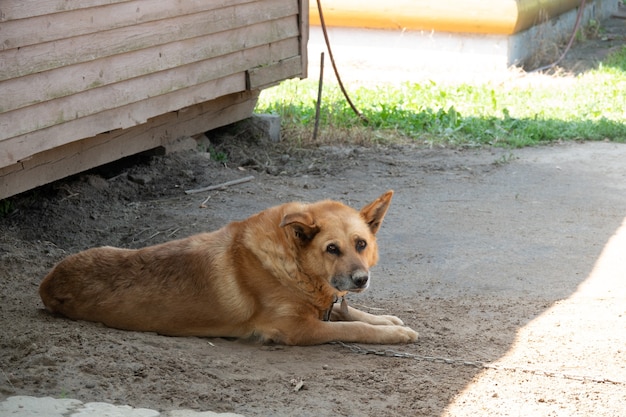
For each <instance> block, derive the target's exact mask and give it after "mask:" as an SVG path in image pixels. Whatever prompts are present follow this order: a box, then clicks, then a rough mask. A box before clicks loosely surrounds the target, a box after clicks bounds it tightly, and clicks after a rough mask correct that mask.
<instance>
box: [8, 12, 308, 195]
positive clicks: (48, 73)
mask: <svg viewBox="0 0 626 417" xmlns="http://www.w3.org/2000/svg"><path fill="white" fill-rule="evenodd" d="M308 10H309V5H308V1H307V0H185V1H180V0H39V1H36V2H25V1H23V0H2V1H1V2H0V199H3V198H6V197H8V196H11V195H14V194H17V193H20V192H22V191H25V190H28V189H31V188H34V187H36V186H39V185H42V184H45V183H48V182H51V181H54V180H57V179H59V178H63V177H65V176H68V175H71V174H74V173H77V172H81V171H84V170H86V169H89V168H92V167H95V166H98V165H102V164H104V163H107V162H111V161H114V160H117V159H120V158H122V157H125V156H128V155H132V154H135V153H138V152H141V151H144V150H148V149H152V148H155V147H159V146H166V147H167V146H169V145H170V144H172V143H174V142H175V141H176V140H177V139H178V138H180V137H184V136H192V135H196V134H198V133H201V132H204V131H207V130H210V129H213V128H216V127H219V126H223V125H226V124H229V123H232V122H235V121H238V120H242V119H244V118H247V117H249V116H250V115H251V113H252V110H253V109H254V106H255V104H256V100H257V97H258V94H259V92H260V90H261V89H262V88H264V87H266V86H270V85H272V84H275V83H277V82H279V81H282V80H284V79H287V78H292V77H305V76H306V68H307V56H306V47H307V39H308Z"/></svg>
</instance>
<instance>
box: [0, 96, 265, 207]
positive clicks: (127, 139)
mask: <svg viewBox="0 0 626 417" xmlns="http://www.w3.org/2000/svg"><path fill="white" fill-rule="evenodd" d="M257 97H258V91H247V92H243V93H235V94H231V95H227V96H224V97H220V98H218V99H216V100H211V101H209V102H204V103H200V104H197V105H194V106H191V107H189V108H185V109H183V110H181V111H177V112H170V113H167V114H164V115H161V116H159V117H156V118H154V119H151V120H150V121H148V122H147V123H145V124H142V125H140V126H136V127H133V128H130V129H126V130H122V131H115V132H111V133H106V134H101V135H97V136H94V137H92V138H88V139H84V140H81V141H78V142H73V143H70V144H67V145H64V146H61V147H57V148H55V149H52V150H49V151H46V152H42V153H39V154H37V155H35V156H33V157H32V158H30V159H29V160H28V161H25V162H24V163H20V164H16V165H13V166H11V167H7V168H0V199H4V198H7V197H9V196H11V195H15V194H18V193H20V192H23V191H26V190H29V189H31V188H34V187H37V186H39V185H43V184H46V183H49V182H52V181H55V180H57V179H61V178H64V177H66V176H68V175H72V174H75V173H78V172H81V171H84V170H87V169H90V168H93V167H96V166H99V165H102V164H105V163H107V162H111V161H115V160H117V159H119V158H122V157H124V156H129V155H133V154H135V153H138V152H141V151H144V150H148V149H153V148H155V147H158V146H166V145H167V144H168V143H171V142H172V141H174V140H176V139H178V138H179V137H182V136H193V135H196V134H198V133H202V132H206V131H207V130H211V129H214V128H216V127H220V126H224V125H227V124H229V123H234V122H236V121H239V120H242V119H244V118H247V117H249V116H250V115H251V114H252V111H253V110H254V107H255V105H256V100H257Z"/></svg>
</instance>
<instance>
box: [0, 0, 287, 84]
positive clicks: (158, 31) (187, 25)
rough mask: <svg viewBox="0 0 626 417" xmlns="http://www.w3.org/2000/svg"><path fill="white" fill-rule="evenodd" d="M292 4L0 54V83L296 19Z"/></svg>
mask: <svg viewBox="0 0 626 417" xmlns="http://www.w3.org/2000/svg"><path fill="white" fill-rule="evenodd" d="M297 12H298V10H297V4H295V3H294V2H293V1H286V0H263V1H261V2H255V3H245V4H241V5H235V6H232V7H226V8H222V9H219V10H211V11H207V12H201V13H195V14H192V15H186V16H179V17H175V18H170V19H164V20H159V21H156V22H148V23H142V24H139V25H135V26H130V27H123V28H118V29H114V30H111V31H105V32H98V33H92V34H88V35H81V36H77V37H73V38H68V39H60V40H57V41H53V42H47V43H43V44H37V45H30V46H26V47H23V48H14V49H9V50H5V51H1V52H0V81H1V80H6V79H9V78H16V77H20V76H23V75H28V74H32V73H36V72H41V71H47V70H51V69H54V68H58V67H63V66H68V65H72V64H77V63H80V62H86V61H91V60H94V59H98V58H104V57H107V56H111V55H117V54H123V53H126V52H131V51H135V50H138V49H143V48H146V47H150V46H155V45H162V44H165V43H170V42H175V41H179V40H184V39H191V38H194V37H197V36H203V35H208V34H211V33H217V32H221V31H224V30H230V29H233V28H235V27H242V26H249V25H252V24H254V23H258V22H263V21H270V20H274V19H279V18H281V17H286V16H291V15H296V14H297Z"/></svg>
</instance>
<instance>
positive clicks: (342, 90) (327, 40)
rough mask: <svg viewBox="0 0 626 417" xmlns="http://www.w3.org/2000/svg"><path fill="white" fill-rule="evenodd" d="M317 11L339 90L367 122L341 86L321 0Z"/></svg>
mask: <svg viewBox="0 0 626 417" xmlns="http://www.w3.org/2000/svg"><path fill="white" fill-rule="evenodd" d="M317 12H318V14H319V18H320V24H321V26H322V34H323V35H324V41H325V42H326V49H327V50H328V57H329V58H330V63H331V65H332V67H333V71H334V72H335V77H337V83H338V84H339V88H340V89H341V92H342V93H343V96H344V97H345V98H346V101H347V102H348V104H349V105H350V108H351V109H352V111H353V112H354V114H356V115H357V116H359V117H360V118H361V120H362V121H364V122H365V123H369V121H368V120H367V117H365V116H363V113H361V112H360V111H359V110H358V109H357V108H356V106H355V105H354V103H352V100H351V99H350V96H349V95H348V92H347V91H346V88H345V87H344V86H343V82H342V81H341V77H340V76H339V70H337V65H336V64H335V57H334V55H333V51H332V49H330V40H329V39H328V32H327V31H326V21H325V20H324V13H322V3H321V0H317Z"/></svg>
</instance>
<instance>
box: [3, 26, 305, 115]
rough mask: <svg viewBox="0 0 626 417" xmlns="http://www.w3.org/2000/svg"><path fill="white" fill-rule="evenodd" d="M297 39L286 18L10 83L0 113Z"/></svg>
mask: <svg viewBox="0 0 626 417" xmlns="http://www.w3.org/2000/svg"><path fill="white" fill-rule="evenodd" d="M270 25H272V27H271V28H270V27H269V26H270ZM294 36H298V28H297V27H296V25H295V24H294V21H293V19H292V18H291V17H287V18H282V19H278V20H276V21H273V22H271V23H270V22H261V23H256V24H253V25H250V26H244V27H241V28H236V29H233V30H230V31H224V32H219V33H215V34H210V35H206V36H201V37H197V38H192V39H187V40H183V41H178V42H172V43H168V44H165V45H158V46H155V47H152V48H145V49H141V50H138V51H135V52H131V53H127V54H123V55H116V56H111V57H107V58H102V59H99V60H95V61H89V62H85V63H81V64H76V65H72V66H69V67H61V68H56V69H54V70H50V71H46V72H43V73H38V74H31V75H27V76H24V77H19V78H16V79H12V80H5V81H3V82H1V83H0V88H1V90H2V97H3V99H2V102H1V103H0V113H4V112H7V111H10V110H16V109H19V108H22V107H26V106H30V105H34V104H37V103H41V102H44V101H48V100H53V99H57V98H61V97H65V96H69V95H72V94H76V93H79V92H81V91H87V90H89V89H92V88H96V87H102V86H105V85H109V84H113V83H115V82H118V81H120V80H124V79H129V78H136V77H140V76H142V75H145V74H148V73H153V72H157V71H164V70H168V69H171V68H175V67H177V66H182V65H187V64H191V63H193V62H197V61H201V60H204V59H208V58H212V57H217V56H221V55H225V54H229V53H233V52H235V51H238V50H242V49H245V48H253V47H256V46H259V45H263V44H269V43H273V42H277V41H279V40H281V39H284V38H290V37H294ZM294 55H295V54H294ZM0 124H1V122H0Z"/></svg>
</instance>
